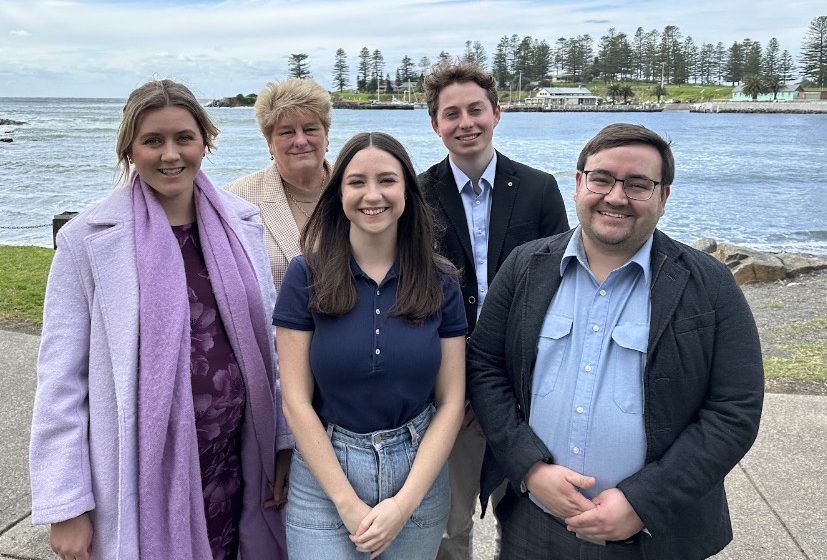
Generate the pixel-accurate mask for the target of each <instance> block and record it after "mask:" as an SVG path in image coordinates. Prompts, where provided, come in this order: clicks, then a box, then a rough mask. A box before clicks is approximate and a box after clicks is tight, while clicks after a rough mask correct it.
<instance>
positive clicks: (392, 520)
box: [339, 498, 413, 560]
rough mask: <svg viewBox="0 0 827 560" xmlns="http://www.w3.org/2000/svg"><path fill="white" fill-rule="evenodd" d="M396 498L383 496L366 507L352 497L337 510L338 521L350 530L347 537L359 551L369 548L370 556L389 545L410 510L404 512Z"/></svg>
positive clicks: (379, 552)
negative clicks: (348, 502) (350, 500)
mask: <svg viewBox="0 0 827 560" xmlns="http://www.w3.org/2000/svg"><path fill="white" fill-rule="evenodd" d="M403 510H405V508H404V506H402V505H400V504H399V502H398V501H397V500H396V498H386V499H384V500H382V501H381V502H379V503H378V504H376V505H375V506H374V507H372V508H371V507H370V506H369V505H367V504H366V503H365V502H363V501H362V500H360V499H359V498H355V499H354V500H353V501H352V502H351V503H350V504H348V505H347V506H346V507H343V508H342V509H340V511H339V515H341V517H342V521H343V522H344V524H345V527H347V530H348V531H349V532H350V540H351V541H352V542H353V544H355V545H356V550H358V551H359V552H369V553H370V557H371V560H372V559H374V558H376V557H377V556H379V555H380V554H382V553H383V552H384V551H385V549H386V548H388V547H389V546H390V544H391V543H392V542H393V540H394V539H395V538H396V536H397V535H398V534H399V532H400V531H401V530H402V527H404V526H405V523H406V522H407V520H408V519H409V518H410V517H411V514H412V513H413V512H412V511H410V512H407V513H406V511H403Z"/></svg>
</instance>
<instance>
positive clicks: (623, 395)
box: [612, 323, 649, 414]
mask: <svg viewBox="0 0 827 560" xmlns="http://www.w3.org/2000/svg"><path fill="white" fill-rule="evenodd" d="M612 342H614V360H613V361H614V372H613V377H612V385H613V388H612V394H613V396H614V401H615V404H616V405H617V407H618V408H619V409H620V410H621V411H622V412H625V413H627V414H641V413H642V412H643V368H644V366H645V364H646V349H647V347H648V345H649V326H648V325H642V324H631V323H626V324H622V325H617V326H616V327H615V328H614V330H613V331H612Z"/></svg>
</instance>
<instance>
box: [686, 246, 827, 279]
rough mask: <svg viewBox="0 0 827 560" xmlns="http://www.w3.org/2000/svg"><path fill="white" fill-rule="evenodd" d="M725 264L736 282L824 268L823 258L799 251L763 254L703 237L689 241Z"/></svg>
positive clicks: (826, 261)
mask: <svg viewBox="0 0 827 560" xmlns="http://www.w3.org/2000/svg"><path fill="white" fill-rule="evenodd" d="M692 246H693V247H695V248H696V249H700V250H701V251H704V252H705V253H710V254H711V255H712V256H714V257H715V258H716V259H718V260H719V261H721V262H722V263H724V264H726V265H727V266H728V267H729V269H730V270H731V271H732V275H733V276H735V280H736V281H737V282H738V283H739V284H752V283H755V282H775V281H778V280H786V279H789V278H795V277H796V276H799V275H801V274H805V273H808V272H815V271H817V270H825V269H827V257H825V256H823V255H807V254H802V253H764V252H761V251H756V250H755V249H749V248H747V247H740V246H738V245H730V244H728V243H717V242H716V241H715V240H714V239H709V238H704V239H700V240H698V241H696V242H695V243H693V244H692Z"/></svg>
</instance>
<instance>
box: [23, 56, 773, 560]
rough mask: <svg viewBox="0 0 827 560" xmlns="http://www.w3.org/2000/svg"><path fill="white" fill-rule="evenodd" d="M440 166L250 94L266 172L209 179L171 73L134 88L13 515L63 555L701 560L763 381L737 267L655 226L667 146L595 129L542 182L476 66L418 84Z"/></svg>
mask: <svg viewBox="0 0 827 560" xmlns="http://www.w3.org/2000/svg"><path fill="white" fill-rule="evenodd" d="M425 91H426V98H427V106H428V112H429V115H430V119H431V124H432V127H433V129H434V131H435V132H436V134H437V135H438V136H439V137H440V138H441V139H442V141H443V143H444V145H445V147H446V149H447V151H448V155H447V157H446V158H445V159H444V160H443V161H441V162H439V163H437V164H436V165H434V166H433V167H431V168H430V169H428V170H427V171H425V172H423V173H421V174H420V175H418V176H417V174H416V172H415V170H414V166H413V164H412V162H411V158H410V156H409V155H408V153H407V152H406V150H405V148H404V146H403V145H402V144H401V143H400V142H399V141H398V140H396V139H395V138H393V137H392V136H389V135H387V134H384V133H381V132H369V133H361V134H357V135H356V136H354V137H353V138H351V139H350V140H348V141H347V142H346V143H345V144H344V146H342V148H341V149H340V151H339V155H338V157H337V159H336V161H335V163H333V164H332V165H331V163H330V162H328V161H327V160H326V157H325V155H326V152H327V150H328V144H329V140H328V138H329V131H330V126H331V100H330V95H329V94H328V92H326V91H325V90H324V89H323V88H321V87H320V86H319V85H318V84H316V83H315V82H313V81H311V80H300V79H293V80H288V81H285V82H281V83H270V84H268V85H267V87H266V88H265V89H264V91H262V93H261V95H259V97H258V99H257V101H256V107H255V112H256V119H257V121H258V125H259V128H260V129H261V133H262V135H263V136H264V139H265V141H266V143H267V146H268V149H269V152H270V156H271V158H270V159H271V160H272V163H271V164H270V165H269V166H268V167H267V168H265V169H263V170H261V171H258V172H255V173H252V174H250V175H248V176H246V177H242V178H240V179H238V180H236V181H234V182H232V183H230V184H229V185H227V186H226V188H225V189H219V188H216V187H215V186H213V185H212V183H211V182H210V180H209V179H208V178H207V177H206V175H205V174H204V173H203V172H202V171H201V161H202V159H203V158H204V157H205V156H206V154H207V153H208V152H210V151H211V150H212V149H213V148H214V142H215V138H216V136H217V134H218V129H217V128H216V126H215V124H214V123H213V122H212V120H211V119H210V116H209V115H208V113H207V112H206V111H205V110H204V108H203V107H202V106H201V105H200V104H199V103H198V102H197V100H196V99H195V97H194V96H193V95H192V93H191V92H190V91H189V89H187V88H186V87H185V86H184V85H182V84H179V83H175V82H172V81H170V80H160V81H151V82H148V83H146V84H144V85H143V86H141V87H139V88H137V89H136V90H135V91H133V92H132V94H131V95H130V96H129V98H128V99H127V101H126V104H125V106H124V111H123V119H122V122H121V125H120V128H119V131H118V138H117V145H116V152H117V158H118V163H119V165H120V167H121V169H122V172H123V178H124V180H123V185H122V186H120V187H119V188H117V189H116V190H115V191H114V192H113V193H112V194H110V195H109V196H108V197H107V198H106V199H105V200H104V201H103V202H101V203H99V204H98V205H96V206H94V207H93V208H91V209H89V210H87V211H85V212H83V213H81V214H80V215H78V216H77V217H76V218H74V219H73V220H72V221H71V222H69V223H68V224H67V225H66V226H65V227H63V228H62V229H61V230H60V232H59V234H58V238H57V247H58V248H57V251H56V253H55V257H54V261H53V264H52V270H51V272H50V275H49V281H48V286H47V291H46V301H45V306H44V323H43V333H42V342H41V349H40V355H39V360H38V372H37V376H38V385H37V394H36V397H35V406H34V417H33V421H32V436H31V437H32V440H31V450H30V472H31V484H32V504H33V505H32V520H33V522H34V523H37V524H49V525H50V526H51V537H50V538H51V545H52V548H53V549H54V551H55V552H56V553H57V554H58V556H59V557H60V558H62V559H68V560H87V559H92V558H94V559H114V558H121V559H133V558H134V559H137V558H147V559H149V558H153V559H155V558H159V559H165V558H169V559H176V560H177V559H192V560H202V559H208V558H209V559H215V560H218V559H222V560H223V559H233V558H241V559H244V560H250V559H267V558H270V559H279V558H288V557H289V558H298V559H316V558H335V559H338V558H342V559H346V558H354V559H357V558H365V559H367V558H371V559H373V558H377V557H381V558H389V559H403V560H407V559H417V560H418V559H428V558H431V559H432V558H439V559H444V560H453V559H462V560H471V559H472V558H473V546H472V534H473V517H474V511H475V506H476V503H477V499H478V498H479V499H480V501H481V504H482V510H483V515H484V514H485V511H486V509H487V505H488V502H489V501H491V502H492V503H493V505H494V513H495V517H496V519H497V520H498V525H497V527H498V546H499V547H500V557H501V558H504V559H526V560H533V559H541V558H555V559H556V558H560V559H580V558H605V559H627V558H629V559H632V558H635V559H644V558H666V559H672V558H686V559H693V558H704V557H707V556H710V555H712V554H714V553H716V552H718V551H719V550H721V549H722V548H723V547H724V546H725V545H726V544H727V543H728V542H729V541H730V540H731V539H732V531H731V527H730V522H729V516H728V510H727V503H726V497H725V493H724V488H723V480H724V477H725V476H726V474H727V473H728V472H729V471H730V470H731V469H732V468H733V467H734V465H735V464H736V463H737V461H739V460H740V459H741V457H742V456H743V455H744V454H745V453H746V452H747V450H748V449H749V447H750V446H751V444H752V442H753V440H754V438H755V436H756V433H757V430H758V424H759V420H760V415H761V406H762V398H763V370H762V364H761V352H760V346H759V343H758V336H757V331H756V328H755V323H754V321H753V319H752V316H751V314H750V311H749V308H748V306H747V303H746V301H745V299H744V297H743V295H742V294H741V292H740V290H739V289H738V287H737V285H736V284H735V282H734V280H733V278H732V275H731V274H730V273H729V271H728V269H727V268H726V267H725V266H724V265H722V264H720V263H718V262H717V261H715V260H714V259H713V258H712V257H710V256H708V255H705V254H702V253H700V252H698V251H696V250H694V249H692V248H689V247H687V246H685V245H683V244H681V243H679V242H677V241H674V240H672V239H670V238H669V237H668V236H667V235H666V234H664V233H662V232H661V231H660V230H658V229H657V223H658V220H659V218H660V216H662V215H663V213H664V210H665V206H666V202H667V199H668V197H669V194H670V189H671V185H672V182H673V178H674V174H675V164H674V159H673V156H672V152H671V148H670V146H669V143H668V142H666V141H665V140H664V139H663V138H661V137H660V136H659V135H657V134H656V133H654V132H652V131H650V130H648V129H646V128H644V127H641V126H636V125H629V124H613V125H609V126H607V127H605V128H604V129H603V130H601V131H599V132H598V133H597V135H596V136H595V137H594V138H592V140H590V141H589V143H588V144H587V145H586V146H585V147H584V148H583V151H582V152H581V154H580V157H579V159H578V161H577V171H576V174H575V190H574V201H575V206H576V210H577V218H578V222H579V225H578V226H577V227H575V228H574V229H569V224H568V221H567V218H566V212H565V206H564V203H563V199H562V196H561V194H560V191H559V189H558V186H557V183H556V182H555V179H554V177H553V176H551V175H550V174H548V173H545V172H542V171H540V170H537V169H533V168H531V167H529V166H527V165H523V164H521V163H518V162H516V161H513V160H511V159H509V158H508V157H506V156H505V155H504V154H502V153H500V152H499V151H496V150H495V149H494V145H493V137H494V131H495V128H496V126H497V124H498V122H499V119H500V105H499V101H498V97H497V91H496V83H495V80H494V78H493V77H492V76H491V75H490V74H488V73H487V72H485V71H484V70H483V69H481V68H480V67H478V66H475V65H474V64H471V63H466V62H459V63H445V62H443V63H441V64H439V65H437V66H435V67H434V68H433V69H432V72H431V73H430V74H429V75H428V76H427V77H426V79H425Z"/></svg>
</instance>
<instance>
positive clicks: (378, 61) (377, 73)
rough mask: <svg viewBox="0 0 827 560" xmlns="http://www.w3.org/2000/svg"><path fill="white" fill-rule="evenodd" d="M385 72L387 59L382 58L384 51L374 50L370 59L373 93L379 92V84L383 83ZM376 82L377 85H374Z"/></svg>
mask: <svg viewBox="0 0 827 560" xmlns="http://www.w3.org/2000/svg"><path fill="white" fill-rule="evenodd" d="M384 71H385V57H384V56H382V51H380V50H379V49H374V51H373V53H372V54H371V57H370V73H371V85H372V86H373V87H372V88H371V90H372V91H376V92H378V91H379V83H380V82H381V81H382V72H384ZM374 82H375V83H374Z"/></svg>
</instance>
